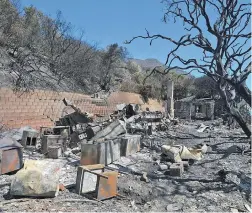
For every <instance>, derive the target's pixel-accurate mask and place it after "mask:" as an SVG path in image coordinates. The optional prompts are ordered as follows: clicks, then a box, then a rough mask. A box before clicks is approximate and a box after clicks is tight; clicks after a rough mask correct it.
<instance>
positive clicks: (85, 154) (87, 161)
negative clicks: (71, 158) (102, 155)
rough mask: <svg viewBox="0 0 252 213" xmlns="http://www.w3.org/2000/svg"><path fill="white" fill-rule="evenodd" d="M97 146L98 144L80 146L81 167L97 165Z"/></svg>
mask: <svg viewBox="0 0 252 213" xmlns="http://www.w3.org/2000/svg"><path fill="white" fill-rule="evenodd" d="M99 150H100V149H99V146H98V144H87V143H82V144H81V159H80V164H81V165H92V164H97V163H99Z"/></svg>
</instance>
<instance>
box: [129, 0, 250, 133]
mask: <svg viewBox="0 0 252 213" xmlns="http://www.w3.org/2000/svg"><path fill="white" fill-rule="evenodd" d="M163 3H164V4H165V6H166V11H165V14H164V17H163V21H164V22H165V23H168V22H169V21H171V20H173V21H174V22H177V21H178V23H181V24H183V26H184V27H183V29H184V31H185V35H183V36H182V37H180V38H179V39H178V40H176V39H173V38H171V37H169V36H165V35H162V34H150V33H149V32H148V31H147V30H146V35H145V36H136V37H133V38H132V39H131V40H130V41H126V43H128V44H129V43H131V42H132V41H134V40H135V39H138V38H142V39H149V40H150V45H151V44H152V42H153V41H154V40H156V39H163V40H166V41H168V42H170V43H171V45H173V46H175V47H174V48H173V49H171V50H170V51H169V53H168V55H167V59H166V62H165V64H166V66H167V68H166V69H164V70H163V71H162V72H161V73H162V74H167V73H168V72H169V71H170V70H174V69H182V70H187V71H188V72H192V71H193V70H197V71H198V72H200V73H203V74H204V75H207V76H209V77H210V78H212V79H213V80H214V81H215V82H216V83H217V85H218V91H219V94H220V96H221V98H222V99H223V100H224V105H225V108H226V110H227V112H228V113H229V114H230V115H232V116H233V117H234V118H235V120H236V121H237V122H238V123H239V125H240V126H241V128H242V129H243V131H244V132H245V134H246V135H247V136H248V137H250V136H251V130H250V128H249V127H248V126H247V124H246V122H245V120H244V119H243V117H242V115H241V113H240V112H239V109H238V107H237V102H236V101H235V100H236V99H237V98H236V97H237V96H239V97H240V98H242V99H243V100H244V101H245V102H246V103H247V104H248V105H249V106H250V107H251V91H250V89H249V88H248V87H247V86H246V79H247V78H248V76H249V75H250V73H251V55H250V51H251V45H250V42H251V31H250V24H251V23H250V22H251V11H250V9H251V2H250V1H249V0H243V1H240V0H171V1H169V0H164V1H163ZM213 14H214V15H213ZM181 48H197V49H198V51H200V52H201V53H202V57H201V58H189V59H184V58H183V57H182V56H181V55H180V54H179V51H180V49H181ZM154 72H160V71H158V69H155V68H154V69H153V70H152V72H151V74H152V73H154Z"/></svg>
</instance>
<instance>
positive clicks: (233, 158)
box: [0, 121, 251, 212]
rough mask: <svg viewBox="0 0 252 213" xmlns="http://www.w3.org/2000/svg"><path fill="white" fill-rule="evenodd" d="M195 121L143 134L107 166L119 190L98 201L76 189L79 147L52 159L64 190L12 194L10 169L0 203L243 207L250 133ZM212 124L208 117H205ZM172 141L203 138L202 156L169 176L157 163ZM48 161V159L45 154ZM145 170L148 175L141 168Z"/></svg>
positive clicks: (71, 207) (25, 206)
mask: <svg viewBox="0 0 252 213" xmlns="http://www.w3.org/2000/svg"><path fill="white" fill-rule="evenodd" d="M198 124H199V122H198V121H197V122H180V123H179V124H178V125H174V126H172V127H171V128H170V129H169V130H168V131H165V132H154V133H153V134H152V135H151V136H145V137H144V138H143V139H142V148H141V151H140V152H138V153H136V154H134V155H131V156H129V157H121V159H120V160H119V161H115V162H113V164H110V165H109V167H112V168H116V169H118V170H119V171H120V172H121V173H120V175H119V177H118V184H117V186H118V193H119V194H120V195H121V196H118V197H115V198H112V199H108V200H104V201H102V202H99V201H95V200H90V199H88V198H86V197H84V196H81V195H78V194H76V193H75V181H76V175H77V167H78V165H79V159H80V153H77V154H75V155H74V154H72V155H70V156H69V157H65V158H62V159H55V160H53V161H55V163H59V164H60V165H61V167H62V169H61V171H60V183H62V184H64V185H65V186H66V188H67V189H66V190H65V191H60V192H59V195H58V196H57V197H55V198H52V199H48V198H46V199H38V198H37V199H36V198H20V199H17V198H12V197H11V196H10V195H9V187H10V186H9V184H8V183H10V182H11V180H12V178H13V177H14V174H9V175H1V176H0V187H1V189H0V209H1V211H3V212H8V211H12V212H13V211H29V212H33V211H61V212H65V211H66V212H70V211H77V212H78V211H79V212H83V211H87V212H90V211H92V212H96V211H97V212H99V211H144V212H146V211H158V212H160V211H167V212H174V211H179V212H220V211H221V212H230V211H240V212H243V211H244V212H245V211H247V209H246V205H249V206H250V203H251V155H250V154H251V153H250V152H245V153H242V152H241V150H240V149H238V148H236V146H238V147H240V148H242V150H246V149H248V148H249V143H248V142H249V139H247V138H246V136H245V135H244V134H243V133H242V130H241V129H232V130H229V129H228V128H227V127H226V126H214V127H213V128H212V129H211V130H208V131H207V132H202V133H199V132H197V131H196V130H197V126H198ZM204 124H205V125H211V122H204ZM171 143H174V144H177V145H185V146H187V147H193V146H195V145H197V144H202V143H204V144H207V145H208V150H207V153H206V154H204V156H203V159H202V160H200V161H194V162H192V164H191V165H190V166H189V168H188V169H187V170H185V171H184V173H183V175H182V176H181V177H171V176H169V174H167V171H166V170H160V165H169V164H170V162H169V161H166V160H164V159H163V158H162V153H161V145H164V144H171ZM24 158H26V159H38V160H39V159H43V158H44V157H43V155H41V154H39V153H37V152H31V151H27V150H25V151H24ZM48 160H50V161H52V159H48ZM144 172H146V173H147V180H146V179H142V173H144Z"/></svg>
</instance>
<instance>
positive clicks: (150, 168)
mask: <svg viewBox="0 0 252 213" xmlns="http://www.w3.org/2000/svg"><path fill="white" fill-rule="evenodd" d="M63 102H64V103H65V105H66V106H67V107H69V108H70V109H71V110H70V111H69V113H66V114H63V115H62V118H60V119H59V121H57V122H56V123H55V126H53V127H41V128H40V132H38V131H36V130H34V129H32V128H30V127H23V128H21V129H19V130H11V131H9V132H4V133H2V134H1V139H0V160H1V162H0V166H1V168H0V169H1V170H0V175H1V176H0V177H2V178H5V179H3V180H6V181H5V182H4V181H3V182H1V179H0V186H2V187H5V189H6V188H7V189H8V191H9V193H8V194H9V196H11V199H13V198H16V197H30V198H53V199H62V198H64V199H62V200H65V198H66V197H67V196H72V197H74V198H73V199H72V201H73V200H75V201H78V202H81V203H82V202H84V201H85V202H88V201H91V200H96V201H102V202H105V201H104V200H107V199H108V198H113V197H118V198H119V197H120V199H122V201H120V202H126V201H125V200H127V198H130V199H131V200H127V202H128V204H127V205H125V206H127V208H132V209H133V210H136V209H140V210H142V211H146V210H149V209H151V210H160V209H154V208H155V206H156V205H159V204H156V202H154V201H157V203H159V201H158V200H155V199H156V198H157V197H160V194H162V193H163V194H165V193H166V191H167V192H168V191H169V193H168V194H170V195H171V194H173V196H170V195H169V196H170V197H172V199H173V198H174V200H176V199H177V198H178V197H179V196H184V195H183V193H185V194H186V193H190V196H191V197H193V196H195V197H196V196H197V193H199V192H198V191H200V190H198V189H197V187H196V188H194V185H193V184H195V185H196V186H197V183H198V182H197V181H199V179H200V178H201V175H203V174H205V176H207V175H209V176H211V175H213V174H212V173H211V174H210V172H209V171H211V172H212V169H215V167H218V166H219V164H218V163H216V164H214V166H213V165H208V164H209V163H211V162H212V161H215V159H214V158H213V159H211V156H213V155H214V156H216V155H217V154H219V153H224V154H223V156H222V158H220V159H218V162H219V163H220V161H221V160H223V159H225V158H226V157H228V156H230V155H232V154H233V155H234V154H237V153H240V154H242V155H243V156H244V155H245V152H244V151H243V152H237V148H236V149H235V150H233V148H232V152H230V150H231V148H230V149H226V148H223V149H222V150H217V148H216V147H218V146H219V145H222V142H219V141H223V140H227V139H226V138H227V137H226V135H227V134H230V133H229V132H228V130H227V131H226V129H225V127H222V126H220V125H217V124H215V123H214V121H213V122H212V121H211V122H212V123H206V122H204V123H196V122H195V123H192V122H191V123H190V122H189V121H185V120H177V119H172V118H171V117H168V118H167V117H165V116H164V114H163V113H161V112H158V111H157V112H150V111H149V110H148V109H147V110H146V111H141V110H140V108H139V107H138V106H137V105H134V104H119V105H117V109H116V111H115V112H114V113H113V114H111V115H110V119H109V120H107V121H105V122H104V121H103V122H98V121H97V120H95V119H94V116H93V115H92V114H89V113H83V112H81V110H80V109H79V108H78V107H77V106H75V105H73V104H72V103H71V102H70V101H68V100H66V99H64V100H63ZM201 122H202V121H201ZM217 123H220V122H219V121H218V122H217ZM225 131H226V132H225ZM233 134H234V133H233V132H232V136H233ZM223 135H225V137H224V136H223ZM241 140H244V139H241ZM210 144H211V146H210ZM231 147H234V145H233V146H231ZM229 152H230V153H229ZM210 154H211V155H210ZM205 158H207V160H205ZM215 158H216V157H215ZM23 160H24V163H23ZM229 163H230V162H229ZM250 163H251V162H250ZM204 164H206V165H204ZM223 165H224V163H223ZM223 165H221V166H222V167H224V166H223ZM197 166H198V167H197ZM204 166H205V167H204ZM202 168H204V169H202ZM197 169H199V170H200V172H199V175H198V173H197V171H196V170H197ZM188 171H189V172H188ZM10 172H16V173H15V174H14V175H10V176H8V177H7V176H4V175H5V174H6V173H10ZM214 172H215V176H217V178H216V180H215V176H214V177H213V176H211V178H209V180H204V181H205V182H203V183H204V184H205V183H207V184H209V185H210V186H209V185H208V186H207V187H208V188H207V187H206V188H207V189H211V184H213V185H214V184H215V182H214V181H216V182H218V184H219V185H220V184H227V182H229V179H228V178H229V176H228V175H230V174H233V173H232V172H229V171H227V170H225V169H223V170H220V172H216V171H214ZM236 174H237V175H236V177H237V178H238V179H239V180H240V181H235V180H232V181H230V182H232V183H233V184H236V185H237V187H238V188H239V189H240V190H242V191H244V193H245V196H249V195H250V193H249V190H248V188H249V187H250V186H251V184H250V185H249V181H248V179H249V180H251V178H249V177H248V176H247V174H243V173H239V172H238V171H237V173H236ZM193 175H194V176H193ZM197 175H198V176H197ZM191 176H193V177H196V176H197V177H196V178H191ZM7 180H8V181H7ZM179 181H182V182H183V181H184V182H186V183H187V182H188V189H186V190H188V191H189V192H188V191H186V190H185V189H183V187H185V186H182V185H181V186H180V187H181V188H182V189H181V188H179V186H178V185H179ZM211 181H212V182H213V183H212V182H211ZM190 184H191V185H190ZM200 184H201V183H199V184H198V185H200ZM218 184H217V187H216V188H218V187H219V185H218ZM189 185H190V186H189ZM225 186H226V185H225ZM137 187H138V188H137ZM166 187H167V188H166ZM172 187H174V188H175V189H173V191H171V188H172ZM190 187H191V188H190ZM134 188H136V189H135V191H134ZM162 188H165V191H163V192H162V193H161V192H160V190H161V189H162ZM180 190H182V193H177V191H180ZM183 190H184V191H183ZM197 190H198V191H197ZM201 190H203V189H201ZM144 191H146V194H147V195H146V194H145V195H142V193H144ZM152 191H153V192H152ZM207 191H209V190H207ZM210 191H211V190H210ZM6 193H7V192H6ZM119 193H120V194H119ZM121 193H122V195H121ZM176 193H177V194H176ZM76 196H77V197H76ZM204 196H206V195H204ZM58 197H60V198H58ZM125 197H126V198H125ZM161 197H162V196H161ZM85 198H88V199H85ZM123 198H124V199H123ZM133 198H134V199H133ZM159 199H162V198H159ZM197 199H199V197H197ZM201 199H202V198H201ZM93 202H95V201H93ZM112 202H113V205H116V203H117V202H114V201H112ZM118 202H119V201H118ZM166 202H167V201H166ZM176 202H177V203H180V201H179V200H176ZM181 202H182V201H181ZM183 202H184V201H183ZM185 202H186V201H185ZM188 202H189V203H190V202H193V203H194V201H192V200H190V201H188ZM177 203H170V204H168V205H167V203H165V207H164V208H163V209H162V210H170V211H173V210H176V209H178V210H181V208H182V207H181V206H179V207H178V205H177ZM92 204H93V203H92ZM68 205H69V206H71V204H68ZM113 205H112V206H113ZM141 205H142V208H141ZM118 209H120V208H118ZM132 209H131V210H132ZM125 210H128V209H125ZM191 210H192V209H191Z"/></svg>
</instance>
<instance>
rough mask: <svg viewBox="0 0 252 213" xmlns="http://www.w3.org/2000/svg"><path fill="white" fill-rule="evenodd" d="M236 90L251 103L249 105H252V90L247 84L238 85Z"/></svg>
mask: <svg viewBox="0 0 252 213" xmlns="http://www.w3.org/2000/svg"><path fill="white" fill-rule="evenodd" d="M235 90H236V91H237V92H238V94H239V95H240V96H241V97H242V98H243V99H244V100H245V101H246V103H247V104H249V106H250V107H251V92H250V90H249V89H248V88H247V86H245V85H243V84H241V85H236V86H235Z"/></svg>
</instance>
